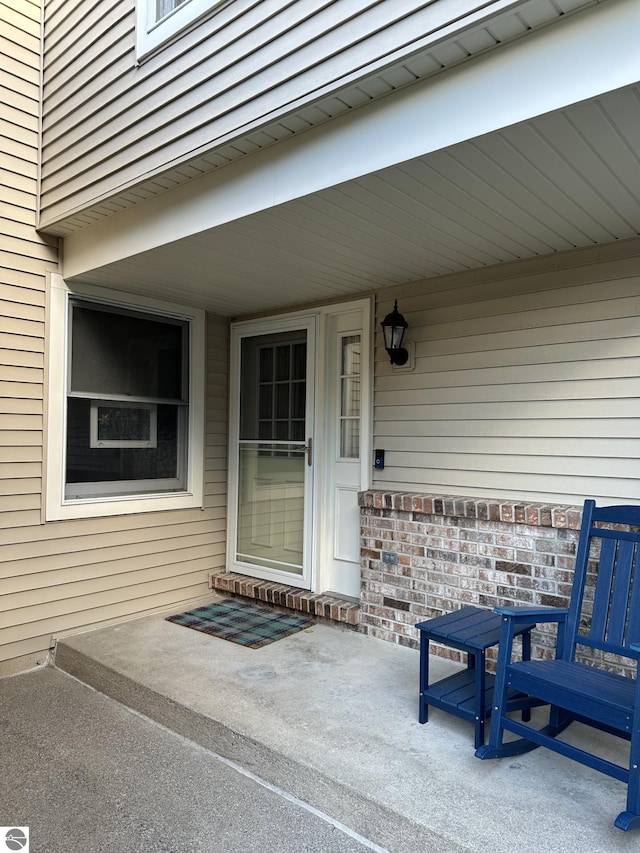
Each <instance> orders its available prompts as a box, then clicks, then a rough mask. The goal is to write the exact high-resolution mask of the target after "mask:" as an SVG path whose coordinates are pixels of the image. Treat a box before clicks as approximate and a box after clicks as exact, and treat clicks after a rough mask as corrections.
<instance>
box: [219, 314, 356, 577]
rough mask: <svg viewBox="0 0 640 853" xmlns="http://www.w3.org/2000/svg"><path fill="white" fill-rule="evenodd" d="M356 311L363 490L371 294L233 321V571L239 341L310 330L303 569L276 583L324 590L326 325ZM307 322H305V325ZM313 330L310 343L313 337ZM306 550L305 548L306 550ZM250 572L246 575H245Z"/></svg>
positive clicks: (327, 533) (328, 504)
mask: <svg viewBox="0 0 640 853" xmlns="http://www.w3.org/2000/svg"><path fill="white" fill-rule="evenodd" d="M354 310H361V311H362V316H363V329H362V343H363V353H362V361H363V365H364V366H365V370H366V373H365V374H364V375H363V379H364V380H365V381H363V383H362V429H361V454H360V471H361V483H360V488H361V489H362V490H365V489H367V488H369V486H370V484H371V466H372V464H373V462H372V456H373V450H372V448H373V417H372V404H373V330H372V318H373V300H372V298H366V299H358V300H353V301H350V302H343V303H336V304H332V305H327V306H322V307H320V308H317V309H315V310H312V311H308V310H307V311H295V312H291V313H289V314H286V315H280V316H278V317H273V318H270V319H269V318H262V319H259V320H246V321H239V322H237V323H232V325H231V332H230V356H231V357H230V373H229V379H230V382H229V486H228V502H227V506H228V533H227V570H228V571H234V570H236V571H238V570H239V567H238V565H237V563H236V559H235V550H236V535H237V512H236V500H237V493H238V442H239V429H240V418H239V413H240V357H239V356H240V341H241V339H242V338H243V337H244V336H245V335H247V334H248V333H250V334H251V335H261V334H277V333H278V332H281V331H282V332H286V331H290V330H292V329H295V328H304V327H306V328H307V329H309V328H311V330H312V332H311V335H312V341H311V343H312V346H310V347H309V349H308V352H309V353H311V355H312V356H313V352H314V349H315V356H314V357H315V365H314V373H315V383H313V385H314V388H313V400H312V405H313V411H314V416H313V419H312V423H309V424H308V436H307V437H308V438H309V437H310V438H312V439H313V460H314V464H313V471H312V472H311V473H312V474H313V476H312V484H311V486H310V488H309V492H308V494H306V495H305V500H306V501H307V502H308V503H307V504H306V506H305V510H306V519H305V555H304V563H305V571H304V573H303V577H302V578H300V577H297V578H296V577H294V576H293V575H288V574H286V573H284V572H283V573H282V577H281V578H277V582H280V583H285V584H288V585H296V586H299V587H300V588H302V589H311V590H313V591H315V592H322V591H323V590H324V589H325V586H324V584H325V578H323V572H322V564H323V560H324V559H325V558H327V557H328V556H329V555H330V554H331V553H332V550H333V543H334V536H333V505H332V492H331V483H330V482H329V476H328V474H329V470H330V461H329V460H328V458H327V439H326V431H325V429H324V424H323V423H322V419H321V415H320V413H321V412H322V411H323V408H324V406H323V403H324V400H325V399H326V396H327V394H329V393H333V391H334V389H333V388H330V387H329V386H328V379H327V375H326V364H327V346H330V345H332V343H333V342H332V341H327V339H326V338H327V328H328V325H329V320H330V318H331V316H332V315H335V314H340V313H343V312H345V311H354ZM307 323H308V324H309V325H308V326H307V325H306V324H307ZM314 332H316V334H315V347H314V346H313V343H314V341H313V338H314V334H313V333H314ZM307 549H308V550H307ZM249 572H250V574H248V573H249ZM243 573H247V574H248V576H250V577H257V578H260V577H264V578H265V579H268V580H272V581H273V580H276V578H275V577H274V573H273V571H269V570H267V571H264V572H263V571H261V569H260V568H259V567H256V566H244V567H243Z"/></svg>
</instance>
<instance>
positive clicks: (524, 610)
mask: <svg viewBox="0 0 640 853" xmlns="http://www.w3.org/2000/svg"><path fill="white" fill-rule="evenodd" d="M493 609H494V612H495V613H499V614H500V615H501V616H507V617H508V618H509V619H513V620H515V621H517V622H565V621H566V619H567V615H568V613H569V608H568V607H546V606H544V605H538V606H536V607H529V606H527V605H526V604H523V605H521V606H517V607H494V608H493Z"/></svg>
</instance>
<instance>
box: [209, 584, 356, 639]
mask: <svg viewBox="0 0 640 853" xmlns="http://www.w3.org/2000/svg"><path fill="white" fill-rule="evenodd" d="M209 586H210V587H211V589H215V590H216V591H217V592H228V593H231V594H232V595H238V596H241V597H242V598H250V599H253V600H254V601H262V602H264V603H265V604H275V605H278V606H279V607H286V608H287V609H288V610H295V611H297V612H299V613H308V614H310V615H312V616H316V617H318V618H319V619H328V620H329V621H331V622H340V623H341V624H343V625H350V626H356V625H359V624H360V605H359V603H358V602H357V601H356V600H355V599H346V598H344V597H339V596H337V595H332V594H330V593H320V592H310V591H309V590H307V589H299V588H298V587H296V586H288V585H287V584H284V583H273V582H272V581H265V580H260V579H258V578H250V577H248V576H247V575H239V574H236V573H234V572H221V573H220V574H211V575H209Z"/></svg>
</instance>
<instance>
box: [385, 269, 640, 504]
mask: <svg viewBox="0 0 640 853" xmlns="http://www.w3.org/2000/svg"><path fill="white" fill-rule="evenodd" d="M573 257H574V263H575V264H576V265H575V266H573V267H566V268H564V269H563V268H562V265H561V262H557V263H555V264H554V261H553V260H548V259H547V260H545V261H544V262H542V264H540V263H535V262H531V263H528V262H523V263H522V264H520V266H515V265H510V266H509V271H508V272H507V271H505V273H503V274H502V275H500V276H499V277H497V276H496V278H495V279H494V280H491V279H490V278H489V275H490V274H489V273H487V272H486V271H485V272H483V273H468V274H464V275H461V276H458V277H447V278H446V279H441V280H432V281H431V282H429V283H425V284H424V285H422V286H420V285H413V286H411V287H406V288H404V289H398V290H397V291H395V290H394V294H393V295H394V297H395V296H396V295H397V296H398V299H399V309H400V311H401V312H402V313H403V314H404V315H405V317H406V319H407V320H408V322H409V324H410V326H409V330H408V332H407V340H409V341H411V342H412V346H414V347H415V368H414V369H413V370H402V369H401V370H398V369H395V370H394V369H392V368H390V367H388V366H387V365H388V360H387V358H386V353H385V352H384V349H383V348H382V346H381V339H380V337H379V339H378V349H377V358H376V361H377V364H376V381H375V446H376V447H380V448H385V450H386V451H387V453H386V468H385V469H384V471H382V472H377V473H376V476H375V483H374V485H375V487H377V488H390V489H396V488H397V489H403V490H409V491H411V490H415V491H416V492H433V493H438V494H450V495H468V496H472V497H485V498H487V499H489V498H490V499H492V500H495V499H501V498H503V499H510V500H522V501H524V502H526V501H551V502H554V503H562V502H568V503H572V504H575V503H581V502H582V500H583V499H584V498H585V497H595V498H597V499H599V500H602V501H604V502H614V501H620V500H623V501H631V502H634V503H636V502H640V487H639V485H638V484H639V482H640V382H639V380H638V376H639V375H640V316H639V315H640V258H637V257H635V258H626V259H622V260H619V261H615V262H610V263H599V264H592V265H584V266H583V265H578V264H579V258H580V255H579V254H578V253H576V254H575V255H574V256H573ZM542 266H544V267H546V268H547V270H549V271H547V272H539V271H537V270H540V269H541V267H542ZM553 266H560V267H561V268H560V269H555V270H554V269H553ZM474 279H475V281H474ZM391 307H392V306H391V303H390V301H389V298H388V297H385V298H384V299H383V297H382V295H381V296H379V299H378V307H377V313H378V323H379V322H380V320H381V319H382V318H383V317H384V315H385V314H386V313H387V312H388V311H389V310H390V308H391ZM378 328H379V327H378Z"/></svg>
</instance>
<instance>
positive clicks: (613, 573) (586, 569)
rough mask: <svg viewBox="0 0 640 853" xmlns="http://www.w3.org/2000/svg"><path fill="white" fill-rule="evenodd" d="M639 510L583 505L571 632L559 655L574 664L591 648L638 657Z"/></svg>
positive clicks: (570, 619) (639, 630)
mask: <svg viewBox="0 0 640 853" xmlns="http://www.w3.org/2000/svg"><path fill="white" fill-rule="evenodd" d="M639 560H640V507H636V506H609V507H596V505H595V501H592V500H587V501H585V503H584V510H583V515H582V527H581V531H580V540H579V544H578V551H577V554H576V564H575V574H574V583H573V591H572V594H571V603H570V605H569V616H568V619H567V630H566V633H565V639H564V645H563V647H562V649H560V650H559V651H560V654H561V656H562V657H563V658H564V659H565V660H574V659H575V655H576V649H577V648H578V647H580V646H586V647H588V648H590V649H595V650H598V651H600V652H602V653H603V654H612V655H619V656H622V657H626V658H634V659H637V658H638V654H637V653H636V652H634V651H632V650H631V649H630V644H631V643H638V642H640V575H638V577H637V581H636V567H637V566H638V562H639Z"/></svg>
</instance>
